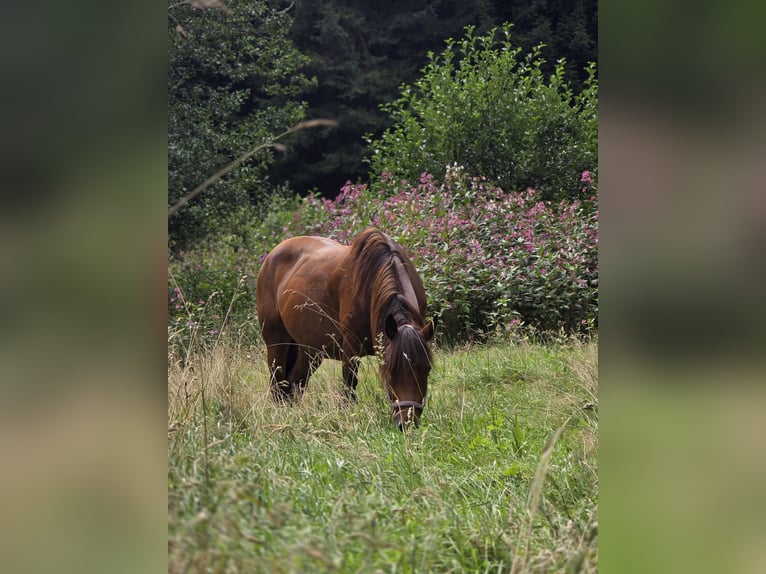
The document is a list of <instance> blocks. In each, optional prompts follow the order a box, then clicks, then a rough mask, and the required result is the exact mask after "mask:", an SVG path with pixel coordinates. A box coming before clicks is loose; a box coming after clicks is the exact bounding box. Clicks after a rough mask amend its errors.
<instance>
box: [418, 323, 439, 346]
mask: <svg viewBox="0 0 766 574" xmlns="http://www.w3.org/2000/svg"><path fill="white" fill-rule="evenodd" d="M435 330H436V320H435V319H434V320H431V321H429V322H428V323H426V324H425V325H424V326H423V328H422V329H421V330H420V333H421V334H422V335H423V338H424V339H425V340H426V341H430V340H431V339H433V337H434V331H435Z"/></svg>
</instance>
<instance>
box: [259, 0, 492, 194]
mask: <svg viewBox="0 0 766 574" xmlns="http://www.w3.org/2000/svg"><path fill="white" fill-rule="evenodd" d="M293 13H294V16H295V21H294V24H293V27H292V29H291V38H292V40H293V42H294V43H295V45H296V46H297V47H298V48H299V49H300V50H301V51H302V52H303V53H305V54H307V55H308V56H309V57H310V58H311V63H310V64H309V66H308V68H307V70H308V72H309V73H310V74H313V75H316V77H317V78H319V83H318V85H317V87H316V89H315V90H313V91H312V92H311V93H310V94H308V95H307V98H306V99H307V102H308V110H307V116H308V117H327V118H334V119H337V120H338V121H339V127H338V129H337V130H334V131H333V132H332V133H322V132H306V133H303V134H300V135H299V136H298V138H297V141H296V145H295V146H293V147H291V149H289V150H288V152H287V154H286V155H285V156H284V157H283V158H280V160H279V161H278V162H277V163H276V164H275V165H274V167H273V169H272V172H271V173H272V177H273V181H275V182H281V181H288V182H289V184H290V185H291V187H293V189H295V190H296V191H298V192H299V193H301V194H304V193H306V192H309V191H311V190H314V189H318V190H319V191H320V193H321V194H322V195H324V196H325V197H334V196H335V195H337V193H338V190H339V189H340V188H341V186H342V185H343V184H344V183H345V182H346V181H347V180H352V181H358V180H360V179H366V178H367V177H366V176H367V171H368V169H367V165H366V163H365V161H364V159H365V158H366V156H367V155H368V151H367V148H366V146H365V143H364V140H363V136H364V134H365V133H368V132H373V133H376V134H380V133H382V132H383V130H384V129H385V128H386V127H388V125H389V124H390V122H389V120H388V117H387V115H386V114H385V113H384V112H383V111H381V110H380V109H379V105H380V104H381V103H382V102H389V101H391V100H393V99H395V98H396V96H397V92H398V88H399V86H400V85H401V84H402V83H403V82H411V81H414V80H415V79H416V78H417V77H418V75H419V70H420V69H421V68H422V67H423V65H424V64H425V62H426V53H427V52H428V50H435V49H438V48H439V47H440V46H441V45H442V44H443V42H444V38H447V37H449V36H453V35H455V34H459V33H460V32H461V30H462V29H463V26H465V25H466V23H469V22H471V23H474V24H476V25H477V26H478V27H479V28H480V29H481V30H482V31H483V30H487V29H489V28H490V27H491V26H492V25H493V24H495V21H494V19H493V17H492V15H491V9H490V7H489V6H488V2H487V1H486V0H464V1H462V2H455V1H454V0H409V1H408V2H401V1H396V2H369V1H367V0H311V1H307V0H297V1H296V2H295V10H294V12H293Z"/></svg>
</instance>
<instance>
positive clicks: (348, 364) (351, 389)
mask: <svg viewBox="0 0 766 574" xmlns="http://www.w3.org/2000/svg"><path fill="white" fill-rule="evenodd" d="M359 362H360V359H359V357H346V358H344V359H343V391H344V395H345V397H346V400H347V401H349V402H353V403H355V402H356V385H357V383H358V382H359V377H358V371H359Z"/></svg>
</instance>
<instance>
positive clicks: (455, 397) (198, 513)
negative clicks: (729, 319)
mask: <svg viewBox="0 0 766 574" xmlns="http://www.w3.org/2000/svg"><path fill="white" fill-rule="evenodd" d="M222 331H223V333H222V335H221V336H220V337H218V338H217V339H216V340H210V339H204V340H203V339H199V342H198V343H197V344H196V345H195V346H194V347H193V348H192V349H191V351H190V350H189V348H188V347H187V348H186V349H185V351H184V352H183V353H180V352H179V353H177V352H176V351H175V350H174V349H175V348H176V347H174V346H173V345H171V347H170V348H171V352H170V355H169V361H168V365H169V367H168V368H169V376H168V463H169V465H168V536H169V541H168V545H169V546H168V553H169V570H170V571H171V572H202V571H205V572H207V571H215V572H219V571H220V572H510V571H513V572H550V571H558V570H561V571H565V570H566V571H573V572H593V571H596V569H597V564H598V557H597V538H598V536H597V520H598V518H597V500H598V479H597V466H596V460H597V445H598V438H597V428H598V419H597V412H598V399H597V396H598V382H597V375H596V372H597V371H596V369H597V353H596V348H597V344H596V342H595V341H591V342H587V343H581V342H577V341H560V342H556V343H552V344H546V345H542V344H537V343H534V342H529V341H524V340H514V341H512V340H508V339H505V340H497V341H495V342H494V343H492V344H489V345H482V346H466V347H461V348H456V349H446V348H443V349H437V350H436V353H435V366H434V369H433V371H432V374H431V377H430V379H429V382H430V384H429V397H428V403H427V406H426V410H425V412H424V415H423V418H422V420H421V426H420V428H419V429H418V430H414V431H409V432H405V433H401V432H399V431H398V430H397V429H396V428H395V427H394V425H393V424H392V422H391V419H390V411H389V408H388V405H387V402H386V400H385V398H384V393H383V391H382V389H381V387H380V382H379V380H378V375H377V365H376V362H375V358H366V359H364V360H363V361H362V365H361V368H360V384H359V388H358V395H359V401H358V404H356V405H353V406H349V407H344V406H343V402H342V401H341V400H340V396H341V393H342V389H341V386H342V383H341V380H342V376H341V368H340V363H338V362H335V361H325V363H324V364H323V365H322V367H321V368H320V369H319V370H318V371H317V372H316V373H315V375H314V376H313V378H312V379H311V382H310V383H309V387H308V390H307V392H306V395H305V397H304V398H303V400H302V401H300V402H299V403H298V404H295V405H292V406H288V407H278V406H276V405H275V404H273V402H272V401H271V398H270V395H269V389H268V372H267V368H266V361H265V357H264V349H263V347H262V345H258V344H252V343H251V342H245V341H251V339H246V338H242V337H237V336H235V335H233V334H230V333H236V329H229V330H228V331H227V330H225V329H222ZM192 339H193V338H192V337H186V338H185V340H192ZM203 341H204V342H203ZM182 355H183V356H182Z"/></svg>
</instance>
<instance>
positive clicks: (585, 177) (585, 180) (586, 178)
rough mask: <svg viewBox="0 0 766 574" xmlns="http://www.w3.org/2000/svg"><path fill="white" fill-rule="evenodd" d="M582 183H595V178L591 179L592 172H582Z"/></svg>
mask: <svg viewBox="0 0 766 574" xmlns="http://www.w3.org/2000/svg"><path fill="white" fill-rule="evenodd" d="M580 181H582V182H583V183H590V184H592V183H593V177H591V175H590V172H589V171H588V170H585V171H584V172H582V177H580Z"/></svg>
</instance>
